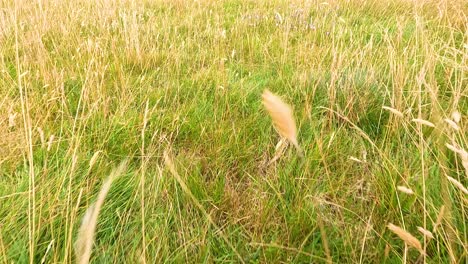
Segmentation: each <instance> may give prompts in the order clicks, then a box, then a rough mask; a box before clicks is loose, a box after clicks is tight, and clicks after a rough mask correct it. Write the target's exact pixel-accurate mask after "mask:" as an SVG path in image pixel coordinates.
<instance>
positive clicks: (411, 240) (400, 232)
mask: <svg viewBox="0 0 468 264" xmlns="http://www.w3.org/2000/svg"><path fill="white" fill-rule="evenodd" d="M387 227H388V229H390V231H392V232H393V233H395V234H396V235H397V236H398V237H400V238H401V240H403V241H404V242H405V243H406V244H407V245H408V246H411V247H414V248H415V249H417V250H418V251H419V252H420V253H421V254H424V251H423V249H422V246H421V242H419V240H418V239H417V238H415V237H414V236H413V235H412V234H411V233H409V232H408V231H406V230H404V229H403V228H401V227H399V226H396V225H394V224H392V223H389V224H388V225H387Z"/></svg>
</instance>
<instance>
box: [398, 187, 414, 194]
mask: <svg viewBox="0 0 468 264" xmlns="http://www.w3.org/2000/svg"><path fill="white" fill-rule="evenodd" d="M397 189H398V190H399V191H400V192H402V193H406V194H414V192H413V190H411V189H410V188H408V187H405V186H397Z"/></svg>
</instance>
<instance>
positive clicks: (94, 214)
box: [75, 161, 127, 264]
mask: <svg viewBox="0 0 468 264" xmlns="http://www.w3.org/2000/svg"><path fill="white" fill-rule="evenodd" d="M126 167H127V162H126V161H124V162H122V163H121V164H120V165H119V167H117V169H114V170H113V171H112V173H111V175H110V176H109V177H108V178H107V179H106V181H105V182H104V184H103V185H102V187H101V191H100V192H99V195H98V198H97V200H96V202H95V203H94V204H92V205H90V206H89V208H88V210H86V213H85V215H84V216H83V220H82V222H81V226H80V229H79V230H78V236H77V239H76V242H75V254H76V260H77V263H79V264H87V263H89V258H90V257H91V249H92V246H93V241H94V233H95V230H96V224H97V219H98V215H99V211H100V210H101V207H102V204H103V203H104V199H105V198H106V195H107V193H108V192H109V189H110V187H111V184H112V181H113V180H114V179H115V178H117V177H118V176H119V175H120V174H122V173H123V171H124V170H125V168H126Z"/></svg>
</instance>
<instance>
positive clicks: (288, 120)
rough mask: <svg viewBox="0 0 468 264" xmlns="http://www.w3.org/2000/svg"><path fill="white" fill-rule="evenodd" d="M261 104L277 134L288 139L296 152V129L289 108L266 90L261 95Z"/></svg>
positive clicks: (297, 146)
mask: <svg viewBox="0 0 468 264" xmlns="http://www.w3.org/2000/svg"><path fill="white" fill-rule="evenodd" d="M262 103H263V106H265V109H266V110H267V111H268V113H269V114H270V116H271V119H272V120H273V124H274V125H275V128H276V130H277V131H278V133H279V134H280V135H281V136H282V137H284V138H286V139H288V140H289V141H290V142H291V143H292V144H293V145H294V146H295V147H296V148H297V149H298V150H299V149H300V148H299V144H298V143H297V129H296V122H295V121H294V116H293V111H292V109H291V107H290V106H289V105H288V104H286V103H285V102H283V100H281V98H280V97H279V96H277V95H275V94H273V93H271V92H270V91H268V90H265V91H264V92H263V94H262Z"/></svg>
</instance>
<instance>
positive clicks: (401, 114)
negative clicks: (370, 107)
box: [382, 106, 403, 117]
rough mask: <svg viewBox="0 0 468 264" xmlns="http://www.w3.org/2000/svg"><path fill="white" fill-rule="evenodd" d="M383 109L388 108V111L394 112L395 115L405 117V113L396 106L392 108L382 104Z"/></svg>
mask: <svg viewBox="0 0 468 264" xmlns="http://www.w3.org/2000/svg"><path fill="white" fill-rule="evenodd" d="M382 109H385V110H388V111H390V112H392V113H393V114H394V115H396V116H398V117H403V113H402V112H400V111H398V110H396V109H395V108H392V107H389V106H382Z"/></svg>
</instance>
